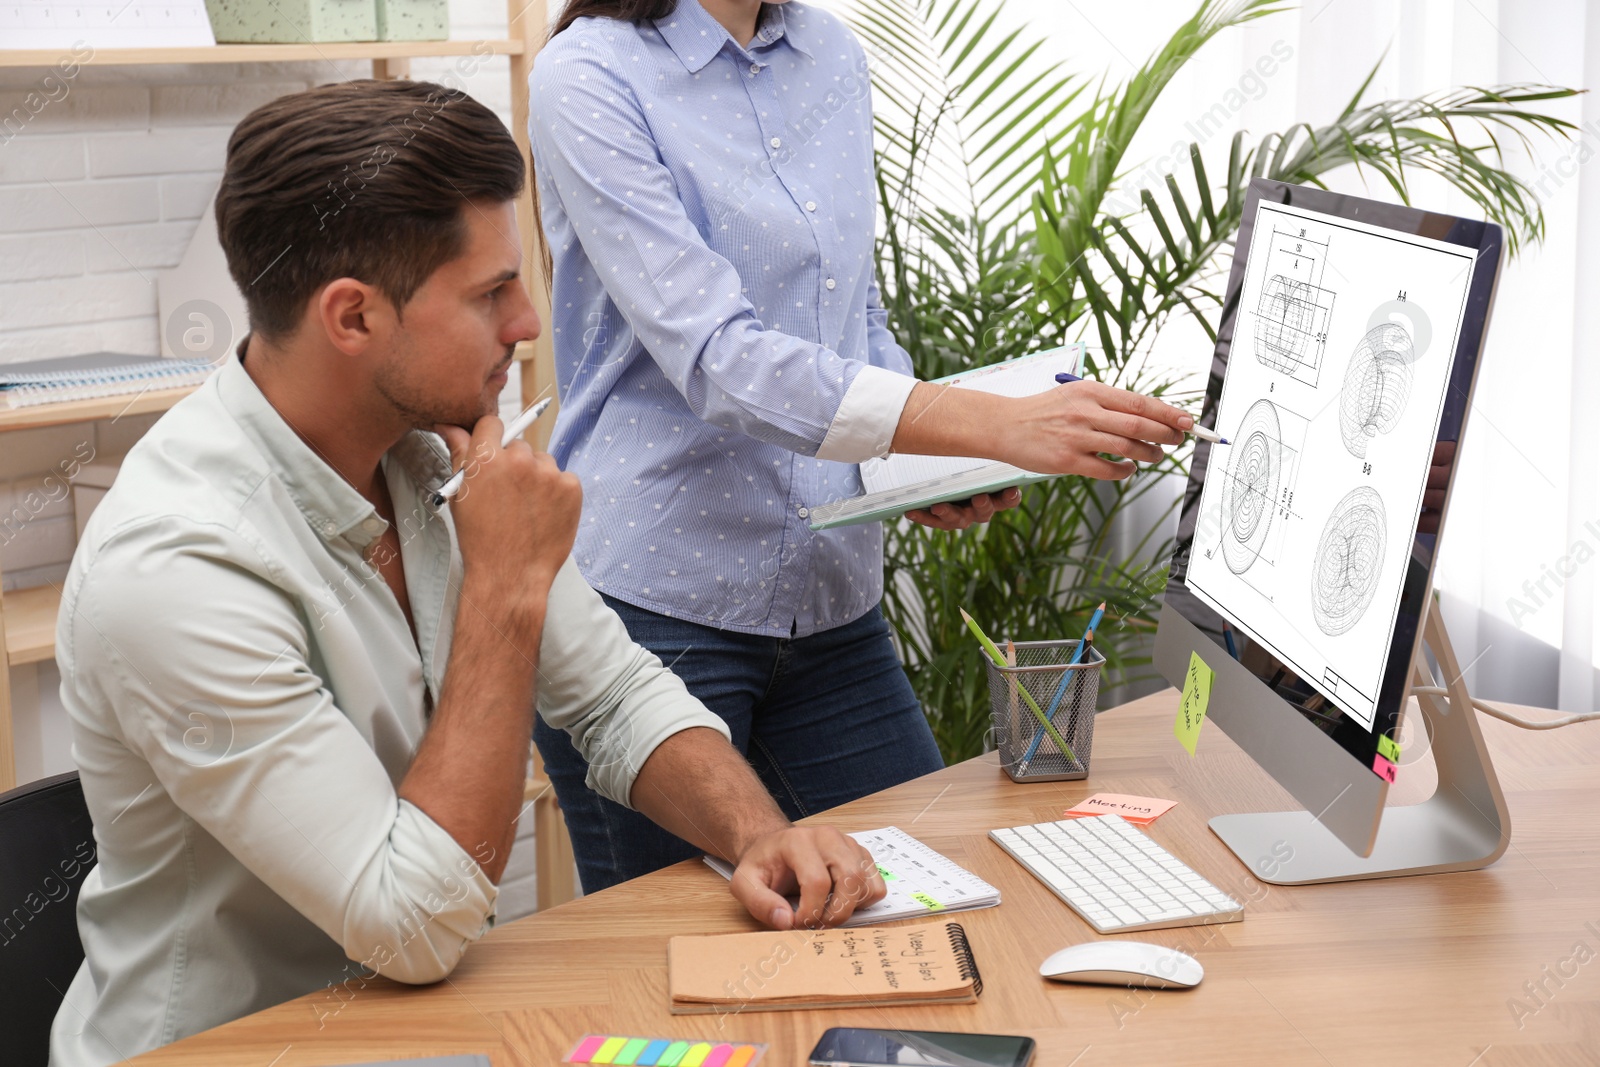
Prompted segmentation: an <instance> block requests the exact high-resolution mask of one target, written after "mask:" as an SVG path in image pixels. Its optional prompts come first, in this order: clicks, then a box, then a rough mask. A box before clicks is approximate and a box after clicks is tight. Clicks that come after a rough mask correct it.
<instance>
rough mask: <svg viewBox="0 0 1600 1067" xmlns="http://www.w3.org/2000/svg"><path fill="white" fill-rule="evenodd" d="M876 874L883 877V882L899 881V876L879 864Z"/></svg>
mask: <svg viewBox="0 0 1600 1067" xmlns="http://www.w3.org/2000/svg"><path fill="white" fill-rule="evenodd" d="M878 873H879V874H881V875H883V880H884V881H885V882H897V881H899V880H900V876H899V875H897V874H895V873H894V872H893V871H891V870H890V869H889V868H887V867H885V866H884V865H883V864H881V863H880V864H878Z"/></svg>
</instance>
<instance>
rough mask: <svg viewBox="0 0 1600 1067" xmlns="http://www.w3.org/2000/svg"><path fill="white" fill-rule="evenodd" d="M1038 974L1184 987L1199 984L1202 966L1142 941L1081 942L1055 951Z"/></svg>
mask: <svg viewBox="0 0 1600 1067" xmlns="http://www.w3.org/2000/svg"><path fill="white" fill-rule="evenodd" d="M1039 973H1040V974H1041V975H1043V976H1044V977H1046V978H1053V979H1055V980H1056V981H1058V982H1086V983H1089V984H1091V985H1126V986H1138V987H1140V988H1145V989H1188V988H1190V987H1191V986H1197V985H1199V984H1200V979H1202V978H1204V977H1205V976H1206V972H1205V968H1203V967H1201V966H1200V961H1199V960H1197V959H1195V958H1194V957H1193V956H1189V955H1186V954H1185V953H1182V952H1179V951H1178V950H1177V949H1175V948H1167V947H1166V946H1165V945H1149V944H1145V943H1144V942H1142V941H1085V942H1084V943H1083V944H1081V945H1071V946H1069V947H1067V948H1064V949H1062V950H1061V951H1060V952H1057V953H1055V954H1054V955H1052V956H1051V957H1050V958H1049V959H1047V960H1045V961H1044V962H1043V963H1042V964H1040V965H1039Z"/></svg>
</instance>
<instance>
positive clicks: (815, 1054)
mask: <svg viewBox="0 0 1600 1067" xmlns="http://www.w3.org/2000/svg"><path fill="white" fill-rule="evenodd" d="M1032 1060H1033V1038H1031V1037H1017V1036H1014V1035H1011V1034H955V1033H941V1032H936V1031H932V1030H860V1029H856V1028H854V1027H848V1026H840V1027H834V1028H833V1029H831V1030H829V1031H827V1032H826V1033H824V1034H823V1035H822V1040H820V1041H818V1042H817V1047H816V1048H814V1049H812V1050H811V1064H812V1067H1026V1064H1028V1063H1029V1062H1031V1061H1032Z"/></svg>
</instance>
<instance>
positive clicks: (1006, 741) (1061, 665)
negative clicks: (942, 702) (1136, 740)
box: [988, 641, 1106, 782]
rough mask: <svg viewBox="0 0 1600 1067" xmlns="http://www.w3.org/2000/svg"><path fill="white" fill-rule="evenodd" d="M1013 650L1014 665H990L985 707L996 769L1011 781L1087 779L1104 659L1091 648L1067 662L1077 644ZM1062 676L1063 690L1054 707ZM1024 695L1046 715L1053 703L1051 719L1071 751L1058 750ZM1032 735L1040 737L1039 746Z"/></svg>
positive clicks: (1035, 644) (1033, 644)
mask: <svg viewBox="0 0 1600 1067" xmlns="http://www.w3.org/2000/svg"><path fill="white" fill-rule="evenodd" d="M1002 647H1004V646H1002ZM1015 648H1016V660H1017V665H1016V666H1015V667H999V666H996V665H995V664H994V662H993V661H992V660H991V661H988V663H989V705H990V710H991V712H992V714H993V716H994V747H995V748H997V749H999V751H1000V766H1002V767H1004V768H1005V772H1006V773H1007V774H1009V775H1010V776H1011V780H1012V781H1014V782H1059V781H1067V780H1070V779H1074V778H1087V777H1088V776H1089V749H1090V746H1091V745H1093V743H1094V711H1095V701H1096V700H1097V699H1098V698H1099V695H1100V668H1101V667H1103V666H1105V662H1106V658H1105V657H1104V656H1102V655H1101V654H1100V650H1099V649H1098V648H1095V647H1094V646H1093V645H1090V646H1089V651H1088V653H1087V654H1086V655H1085V656H1084V657H1083V661H1082V662H1081V663H1069V662H1068V661H1069V660H1071V659H1072V655H1073V653H1074V652H1076V651H1077V650H1078V642H1076V641H1020V642H1017V643H1016V645H1015ZM1069 675H1070V677H1067V676H1069ZM1064 677H1066V691H1065V692H1063V693H1062V694H1061V699H1060V702H1059V703H1056V693H1057V690H1059V689H1060V688H1061V683H1062V679H1063V678H1064ZM1024 691H1026V692H1027V694H1028V695H1029V696H1031V697H1033V700H1034V703H1036V704H1037V705H1038V707H1039V709H1040V711H1044V712H1048V711H1049V710H1050V705H1051V704H1052V703H1056V710H1055V714H1054V715H1053V716H1052V717H1051V719H1050V721H1051V723H1052V724H1053V725H1054V726H1055V728H1056V732H1058V733H1059V734H1060V735H1061V739H1062V740H1063V741H1065V742H1066V743H1067V748H1068V749H1069V750H1070V751H1069V752H1063V751H1061V746H1060V745H1059V744H1058V743H1057V741H1056V739H1055V738H1054V737H1052V736H1051V734H1050V732H1049V731H1047V730H1045V729H1044V728H1043V727H1042V726H1041V725H1040V724H1039V717H1038V716H1037V715H1035V714H1034V710H1033V708H1032V707H1031V706H1030V705H1029V703H1028V700H1027V698H1026V697H1024V696H1023V692H1024ZM1041 734H1042V735H1043V736H1039V735H1041ZM1035 737H1038V738H1039V740H1038V744H1037V745H1035V744H1034V738H1035ZM1030 748H1032V749H1033V753H1032V755H1031V756H1030V755H1029V754H1028V750H1029V749H1030Z"/></svg>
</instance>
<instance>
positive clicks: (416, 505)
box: [50, 359, 727, 1067]
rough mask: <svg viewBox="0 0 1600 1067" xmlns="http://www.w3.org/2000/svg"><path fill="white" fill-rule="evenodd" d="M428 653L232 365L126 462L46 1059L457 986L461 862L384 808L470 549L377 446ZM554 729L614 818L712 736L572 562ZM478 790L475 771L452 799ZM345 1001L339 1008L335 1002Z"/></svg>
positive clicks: (93, 581) (90, 635)
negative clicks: (614, 804)
mask: <svg viewBox="0 0 1600 1067" xmlns="http://www.w3.org/2000/svg"><path fill="white" fill-rule="evenodd" d="M383 473H384V476H385V478H386V479H387V482H388V487H389V492H390V494H391V496H392V498H393V500H394V506H395V514H396V516H397V519H398V523H399V526H400V531H399V533H400V540H401V558H402V560H403V562H404V567H405V576H406V590H407V593H408V595H409V598H410V602H411V608H412V613H413V617H414V618H415V620H416V637H415V639H413V636H412V632H411V629H410V627H409V626H408V625H407V623H406V619H405V616H404V614H403V613H402V612H401V611H400V607H399V604H398V602H397V601H396V599H395V597H394V595H393V593H392V592H391V590H390V589H389V587H388V585H387V584H386V583H385V581H384V579H383V578H382V576H381V575H380V574H379V572H378V571H377V569H376V567H374V566H371V565H370V564H368V563H367V562H365V561H364V559H363V555H362V553H363V551H364V550H366V549H368V548H369V546H371V545H373V544H374V543H375V542H376V541H377V539H378V537H379V536H380V535H381V534H382V533H383V532H384V530H385V529H386V525H387V524H386V523H385V522H384V520H383V519H381V518H379V517H378V515H377V513H376V511H375V509H374V508H373V506H372V505H371V504H370V503H369V502H368V501H367V500H366V499H365V498H364V497H363V496H362V495H361V494H360V493H358V492H357V491H356V490H355V489H354V488H353V487H352V486H350V485H349V484H348V483H347V482H345V481H344V480H343V479H342V478H341V477H340V476H339V475H338V474H337V473H336V472H335V471H334V470H333V469H332V468H331V467H329V466H328V465H327V464H326V463H324V462H323V461H322V460H321V459H320V458H318V456H317V455H316V454H315V453H314V452H313V451H312V450H311V449H310V447H309V446H307V445H306V444H305V443H304V442H303V441H302V440H301V439H300V438H299V437H298V436H297V435H296V434H295V433H294V432H293V431H292V430H291V429H290V428H289V426H288V425H287V424H286V423H285V422H284V420H283V419H282V418H281V417H280V416H279V415H278V413H277V412H276V411H275V410H274V409H273V408H272V406H271V405H270V404H269V403H268V402H267V400H266V398H265V397H264V396H263V395H262V394H261V392H260V390H259V389H257V388H256V385H255V383H254V382H253V381H252V380H251V379H250V376H249V375H248V374H246V373H245V370H244V368H243V366H242V365H240V364H239V363H238V362H237V361H236V360H233V359H230V360H229V361H228V363H227V364H226V365H225V366H224V367H223V368H222V369H221V370H220V371H218V372H217V374H216V375H215V376H214V377H213V378H212V379H211V381H209V382H208V383H207V384H206V385H205V386H204V387H202V388H201V389H200V390H199V391H198V392H197V393H196V394H195V395H193V396H191V397H189V398H187V399H185V400H184V401H183V402H182V403H180V404H178V405H177V406H176V407H174V408H173V409H172V411H171V412H169V413H168V414H167V415H166V417H164V418H163V419H161V421H160V422H158V423H157V424H156V426H155V427H154V428H153V429H152V430H151V431H150V432H149V433H148V434H147V435H146V436H145V437H144V439H143V440H142V441H140V442H139V444H138V445H137V446H136V447H135V448H134V449H133V450H132V451H131V452H130V453H129V455H128V458H127V460H126V461H125V462H124V464H123V467H122V470H121V473H120V475H119V476H118V478H117V482H116V485H115V487H114V488H112V489H111V491H110V493H109V494H108V495H107V497H106V499H105V500H104V502H103V503H102V504H101V505H100V506H99V508H98V509H97V510H96V511H95V514H94V516H93V518H92V520H91V521H90V523H89V525H88V528H87V530H86V531H85V533H84V536H83V539H82V541H81V542H80V544H79V546H78V551H77V554H76V555H75V556H74V558H73V562H72V569H71V571H70V573H69V574H68V577H67V582H66V587H65V594H64V596H63V600H62V605H61V615H60V621H59V623H58V628H57V638H56V650H57V660H58V662H59V664H60V668H61V677H62V683H61V697H62V702H63V704H64V705H65V706H66V709H67V712H68V714H69V715H70V716H71V719H72V731H73V756H74V759H75V760H76V762H77V764H78V768H79V770H80V772H81V775H82V780H83V790H84V795H85V797H86V799H87V801H88V805H89V812H90V814H91V815H92V816H93V819H94V827H95V839H96V843H97V845H98V852H99V863H98V865H97V866H96V867H95V868H94V869H93V870H92V871H91V872H90V873H89V875H88V876H87V878H86V880H85V881H84V884H83V889H82V894H81V896H80V898H79V902H78V929H79V933H80V934H81V936H82V939H83V945H84V950H85V953H86V957H87V958H86V959H85V961H84V963H83V965H82V967H80V968H79V970H78V974H77V977H76V978H75V979H74V981H73V982H72V985H71V987H70V988H69V989H68V990H67V993H66V1001H65V1003H64V1004H63V1005H62V1007H61V1009H60V1011H59V1012H58V1014H57V1016H56V1020H55V1026H54V1029H53V1032H52V1035H51V1061H50V1062H51V1063H52V1064H53V1065H55V1067H80V1065H89V1064H103V1063H109V1062H112V1061H114V1060H120V1059H123V1058H125V1057H129V1056H134V1055H137V1054H139V1053H141V1052H145V1051H147V1050H149V1049H152V1048H155V1047H157V1046H160V1045H163V1044H166V1043H168V1042H171V1041H175V1040H177V1039H178V1038H181V1037H185V1036H187V1035H189V1034H193V1033H196V1032H198V1031H201V1030H205V1029H208V1028H210V1027H212V1026H216V1025H218V1024H219V1023H223V1022H226V1021H228V1020H230V1019H234V1018H237V1017H239V1016H242V1015H245V1014H248V1013H250V1012H253V1011H257V1010H260V1009H262V1008H266V1007H269V1006H271V1005H273V1004H277V1003H281V1002H282V1001H284V1000H287V999H290V998H292V997H296V996H299V995H301V994H305V993H309V992H312V991H314V990H316V989H318V988H326V989H328V990H329V992H328V995H327V1011H328V1012H329V1013H335V1012H337V1010H338V1008H339V1006H340V1005H341V1004H342V1003H343V1002H344V1000H346V999H348V994H347V993H345V992H344V990H339V991H338V994H336V993H335V992H334V990H333V988H332V987H333V986H334V984H335V983H348V984H349V985H350V987H352V988H354V987H357V986H358V984H359V982H360V981H361V977H362V976H369V977H370V974H371V972H372V971H377V972H378V973H380V974H383V975H385V976H387V977H389V978H393V979H396V980H399V981H402V982H419V983H420V982H433V981H437V980H439V979H440V978H442V977H443V976H444V975H446V974H448V973H449V972H450V970H451V969H452V968H453V967H454V966H455V965H456V963H457V962H458V961H459V960H460V958H461V956H462V954H463V952H464V951H465V950H466V947H467V945H468V944H470V943H471V942H472V941H474V940H475V939H477V938H478V937H480V936H482V935H483V934H484V933H485V932H486V931H487V930H488V928H489V927H490V926H491V925H492V923H493V919H494V904H495V895H496V890H495V887H494V885H493V884H492V883H491V882H490V881H489V879H488V878H487V877H486V876H485V875H484V873H483V871H482V870H481V868H480V867H479V866H478V863H479V862H480V861H485V862H486V861H487V860H488V859H489V858H490V852H489V846H488V845H487V843H485V844H484V845H483V846H481V847H480V848H478V849H474V850H471V851H475V852H477V853H478V856H477V857H476V858H475V857H474V856H473V855H472V854H469V850H466V849H463V848H462V847H461V845H459V844H457V842H456V841H455V840H454V839H453V838H452V837H451V836H450V835H449V834H448V833H446V832H445V831H444V830H443V829H442V828H441V827H440V826H439V825H438V824H437V823H435V822H434V821H433V820H432V819H430V818H429V817H428V816H427V815H425V814H424V813H423V812H422V811H421V810H420V809H418V808H416V807H414V806H413V805H411V804H410V803H408V802H406V801H402V800H399V799H398V798H397V797H396V795H395V788H396V786H397V784H398V783H399V782H400V781H401V779H402V778H403V777H404V775H405V773H406V769H407V767H408V766H409V765H410V762H411V758H412V756H413V754H414V753H415V752H416V749H417V745H418V743H419V742H420V741H421V739H422V735H423V732H424V731H425V729H426V727H427V714H428V710H429V709H431V708H432V706H433V704H434V703H436V702H437V699H438V693H439V689H440V685H441V684H442V682H443V674H444V670H445V666H446V664H447V662H448V660H449V654H450V639H451V633H452V627H453V622H454V619H455V614H456V604H457V598H458V596H459V592H460V584H461V559H460V556H459V554H458V552H457V549H456V545H455V536H454V528H453V526H452V523H451V521H450V518H449V516H448V514H447V513H446V514H436V513H434V512H433V511H432V509H431V508H429V507H428V505H427V503H426V502H425V499H424V498H425V494H426V492H427V491H429V490H431V489H432V488H433V487H434V486H436V485H438V484H439V483H440V482H442V481H443V480H444V479H445V478H446V477H447V476H448V474H449V462H448V456H447V454H446V453H445V451H444V449H443V447H442V444H441V442H440V441H439V439H438V438H437V437H435V436H433V435H431V434H424V433H420V432H414V433H411V434H409V435H408V436H407V437H405V438H404V439H403V440H402V441H400V442H399V443H398V444H397V445H396V446H395V447H394V448H393V449H391V450H390V452H389V453H388V454H387V455H386V456H385V457H384V461H383ZM546 619H547V622H546V626H545V630H544V636H543V642H542V644H541V646H540V662H539V668H540V671H539V679H538V705H539V712H540V714H542V715H544V717H545V718H546V720H547V721H549V722H550V723H552V724H553V725H555V726H557V727H560V728H563V729H565V730H567V731H568V732H569V733H570V734H571V735H572V737H573V740H574V743H575V744H576V745H577V746H578V749H579V751H581V752H582V753H583V755H584V758H585V759H587V760H588V761H589V763H590V767H591V769H590V775H589V784H590V785H591V787H593V788H594V789H596V790H597V791H598V792H600V793H601V794H602V795H604V796H607V797H609V798H611V799H613V800H616V801H618V802H619V803H627V800H628V796H629V792H630V790H631V788H632V785H633V780H634V776H635V775H636V773H637V771H638V768H639V767H640V766H642V765H643V763H644V761H645V760H646V759H647V758H648V757H649V755H650V753H651V752H652V751H653V750H654V749H655V746H656V745H657V744H659V743H660V742H661V741H662V740H664V739H665V738H666V737H668V736H670V735H671V734H673V733H675V732H677V731H679V730H683V729H687V728H689V727H693V726H705V727H709V728H711V729H715V730H718V731H720V732H721V733H722V734H723V735H724V736H727V730H726V728H725V727H724V725H723V723H722V721H721V720H720V719H718V718H717V717H716V716H714V715H712V714H711V713H710V712H708V711H706V710H705V708H704V707H703V706H702V705H700V703H699V702H698V701H696V700H695V699H694V698H693V697H691V696H690V695H689V694H688V692H687V691H686V690H685V689H684V688H683V684H682V683H681V682H680V681H679V680H678V679H677V678H676V677H675V676H674V675H672V674H671V673H670V672H668V671H667V670H666V669H665V668H664V667H662V665H661V663H660V661H659V660H658V659H656V657H655V656H653V655H651V654H650V653H649V652H647V651H645V650H644V649H642V648H640V647H639V646H637V645H635V644H634V643H633V642H632V641H631V640H630V639H629V637H628V634H627V631H626V630H625V629H624V628H623V626H622V623H621V621H620V620H619V619H618V618H617V616H616V615H615V614H614V613H613V612H612V611H610V610H609V609H608V608H606V607H605V605H604V603H603V602H602V601H601V600H600V598H599V597H598V596H597V595H596V594H595V593H594V591H593V590H591V589H590V588H589V587H588V585H586V584H585V582H584V581H583V578H582V577H581V576H580V574H579V573H578V571H577V569H576V567H575V566H574V565H573V564H572V561H571V560H570V559H569V560H568V561H567V563H566V565H565V566H564V567H563V568H562V569H561V571H560V572H559V574H558V576H557V578H556V581H555V584H554V586H553V588H552V589H551V592H550V598H549V605H548V610H547V615H546ZM462 786H463V788H470V786H471V783H470V782H463V783H462ZM341 995H342V996H343V999H341Z"/></svg>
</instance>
